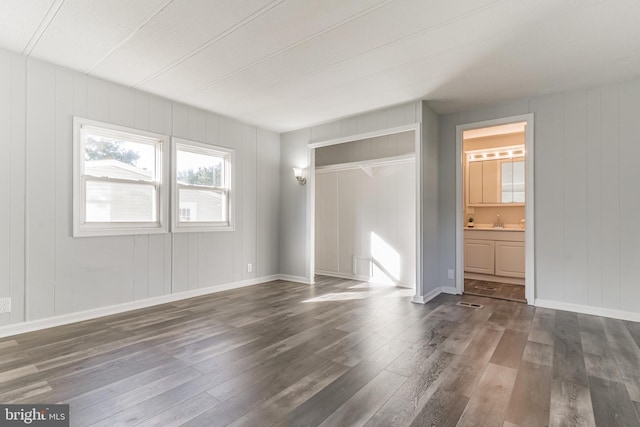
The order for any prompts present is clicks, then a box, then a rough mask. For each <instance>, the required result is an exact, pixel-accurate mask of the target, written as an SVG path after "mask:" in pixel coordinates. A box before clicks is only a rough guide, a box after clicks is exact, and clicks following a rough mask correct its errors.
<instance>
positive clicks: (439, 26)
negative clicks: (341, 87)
mask: <svg viewBox="0 0 640 427" xmlns="http://www.w3.org/2000/svg"><path fill="white" fill-rule="evenodd" d="M506 1H507V0H496V1H494V2H492V3H490V4H488V5H486V6H483V7H480V8H478V9H474V10H471V11H469V12H466V13H464V14H461V15H457V16H455V17H453V18H450V19H448V20H446V21H443V22H440V23H438V24H435V25H432V26H430V27H428V28H424V29H422V30H419V31H416V32H413V33H411V34H408V35H406V36H403V37H400V38H398V39H395V40H391V41H389V42H387V43H384V44H381V45H379V46H376V47H374V48H372V49H369V50H367V51H364V52H361V53H359V54H357V55H355V56H350V57H348V58H345V59H343V60H340V61H337V62H334V63H332V64H328V65H325V66H324V67H321V68H318V69H315V70H313V71H311V72H309V73H306V74H304V75H301V76H298V77H296V78H293V79H291V80H287V81H286V82H285V83H280V84H276V85H274V86H270V87H269V88H266V89H261V90H260V91H259V92H266V91H268V90H273V89H275V88H279V87H282V86H286V85H288V84H290V83H291V82H294V81H296V80H300V79H302V78H306V77H308V76H310V75H313V74H317V73H319V72H321V71H324V70H326V69H329V68H331V67H335V66H337V65H339V64H342V63H345V62H347V61H351V60H354V59H356V58H359V57H361V56H364V55H368V54H370V53H371V52H374V51H376V50H378V49H381V48H384V47H387V46H390V45H392V44H394V43H398V42H401V41H404V40H408V39H410V38H412V37H416V36H418V35H421V34H424V33H429V32H431V31H434V30H437V29H439V28H441V27H444V26H446V25H450V24H453V23H455V22H457V21H459V20H461V19H464V18H467V17H469V16H473V15H475V14H477V13H480V12H483V11H485V10H488V9H491V8H493V7H495V6H497V5H499V4H501V3H505V2H506ZM439 54H441V52H440V53H439ZM412 62H414V61H412ZM394 67H395V66H393V67H391V68H394ZM220 81H222V79H219V80H218V81H216V82H212V83H210V84H209V85H207V86H206V87H203V88H202V89H199V90H197V91H194V92H191V93H189V94H188V95H184V96H182V97H177V98H176V99H178V100H180V99H182V100H183V101H182V102H185V101H184V99H185V98H187V97H189V96H192V95H195V94H196V93H198V92H201V91H203V90H206V89H208V88H209V87H211V86H214V85H215V84H217V83H219V82H220ZM255 94H256V92H254V93H252V95H247V96H245V97H242V98H238V99H244V98H247V97H248V96H255Z"/></svg>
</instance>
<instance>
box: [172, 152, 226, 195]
mask: <svg viewBox="0 0 640 427" xmlns="http://www.w3.org/2000/svg"><path fill="white" fill-rule="evenodd" d="M176 155H177V158H176V179H177V180H178V183H180V184H193V185H207V186H213V187H223V186H224V180H223V176H224V173H223V172H224V158H222V157H219V156H213V155H207V154H200V153H192V152H191V151H182V150H177V151H176Z"/></svg>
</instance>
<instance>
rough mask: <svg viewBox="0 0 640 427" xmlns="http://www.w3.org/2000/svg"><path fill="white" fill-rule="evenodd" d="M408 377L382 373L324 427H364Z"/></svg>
mask: <svg viewBox="0 0 640 427" xmlns="http://www.w3.org/2000/svg"><path fill="white" fill-rule="evenodd" d="M406 380H407V378H406V377H404V376H401V375H397V374H394V373H393V372H389V371H386V370H385V371H382V372H380V373H379V374H378V375H377V376H376V377H375V378H373V379H372V380H371V381H369V382H368V383H367V384H366V385H365V386H364V387H362V388H361V389H360V390H359V391H358V392H357V393H356V394H354V395H353V396H352V397H351V398H350V399H349V400H347V401H346V402H345V403H343V404H342V406H340V407H339V408H338V409H337V410H336V411H335V412H334V413H333V414H331V415H330V416H329V417H328V418H327V419H326V420H324V422H323V423H322V424H320V425H321V426H323V427H341V426H362V425H364V424H365V423H366V422H367V421H368V420H369V418H371V416H372V415H373V414H375V413H376V411H377V410H378V409H379V408H380V407H381V406H382V405H383V404H384V403H385V402H386V401H387V399H388V398H389V397H391V395H393V393H395V391H396V390H397V389H398V387H400V386H401V385H402V384H403V383H404V382H405V381H406Z"/></svg>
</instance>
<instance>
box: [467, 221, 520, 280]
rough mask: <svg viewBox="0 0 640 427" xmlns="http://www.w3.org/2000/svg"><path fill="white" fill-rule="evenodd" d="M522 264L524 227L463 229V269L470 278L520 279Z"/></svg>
mask: <svg viewBox="0 0 640 427" xmlns="http://www.w3.org/2000/svg"><path fill="white" fill-rule="evenodd" d="M524 264H525V253H524V230H505V229H484V230H483V229H479V230H478V229H475V230H474V229H465V230H464V271H465V272H467V273H472V274H473V278H478V279H486V280H490V281H491V280H493V281H499V278H500V277H507V278H514V279H518V280H519V279H523V278H524ZM476 274H479V275H486V277H480V276H476ZM470 278H471V276H470ZM517 283H519V282H517Z"/></svg>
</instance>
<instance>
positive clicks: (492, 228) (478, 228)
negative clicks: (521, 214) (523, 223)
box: [464, 227, 525, 231]
mask: <svg viewBox="0 0 640 427" xmlns="http://www.w3.org/2000/svg"><path fill="white" fill-rule="evenodd" d="M464 229H465V230H478V231H524V230H525V229H524V228H519V227H518V228H516V227H509V228H494V227H465V228H464Z"/></svg>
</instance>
